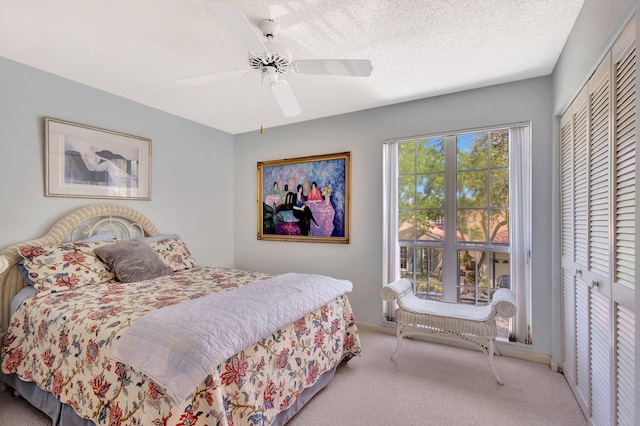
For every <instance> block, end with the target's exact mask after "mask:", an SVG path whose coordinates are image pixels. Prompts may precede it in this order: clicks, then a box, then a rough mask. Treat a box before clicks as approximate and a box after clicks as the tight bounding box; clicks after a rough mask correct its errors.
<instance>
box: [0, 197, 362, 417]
mask: <svg viewBox="0 0 640 426" xmlns="http://www.w3.org/2000/svg"><path fill="white" fill-rule="evenodd" d="M149 248H151V251H150V250H149ZM131 250H135V253H144V255H142V254H141V255H139V256H138V255H136V256H131V254H130V253H132V252H133V251H131ZM0 255H1V256H4V257H5V258H6V259H7V260H8V263H9V268H8V269H7V270H5V271H4V272H2V273H0V336H1V337H2V351H1V352H0V364H1V367H2V368H1V373H0V381H1V382H2V383H0V385H4V386H6V385H8V387H9V388H12V389H14V390H15V391H16V392H18V393H20V394H21V395H22V396H23V397H24V398H25V399H27V400H28V401H29V402H30V403H31V404H33V405H34V406H36V407H37V408H39V409H41V410H42V411H44V412H45V413H46V414H48V415H49V416H50V417H51V418H52V421H53V424H54V425H92V424H96V425H103V424H104V425H107V424H108V425H145V426H146V425H282V424H284V423H286V422H287V421H288V420H289V419H290V418H291V417H293V415H295V413H296V412H297V411H299V410H300V409H301V408H302V406H303V405H304V404H305V403H306V402H307V401H308V400H309V399H310V398H311V397H313V395H314V394H315V393H317V392H318V391H319V390H320V389H322V388H323V387H325V386H327V384H328V383H329V381H330V379H331V378H332V377H333V374H334V373H335V370H336V368H337V366H338V365H339V364H340V363H341V362H345V361H348V360H349V359H351V358H352V357H353V356H356V355H359V353H360V343H359V339H358V333H357V326H356V323H355V319H354V316H353V313H352V311H351V307H350V305H349V301H348V298H347V293H348V292H349V290H350V287H349V286H350V283H349V282H348V281H344V280H335V279H331V278H328V277H321V276H315V275H307V274H282V275H277V276H276V275H273V274H267V273H260V272H252V271H240V270H233V269H228V268H221V267H211V266H200V265H198V264H197V263H196V261H195V259H193V257H192V256H191V254H190V253H189V250H188V247H187V246H186V244H185V243H184V241H182V240H181V239H180V238H179V236H177V235H174V234H160V233H159V232H158V230H157V228H156V227H155V225H154V224H153V223H152V222H151V221H150V220H149V219H148V218H147V217H145V216H144V215H142V214H140V213H139V212H137V211H135V210H133V209H131V208H129V207H126V206H121V205H115V204H95V205H90V206H86V207H83V208H80V209H78V210H76V211H74V212H72V213H70V214H68V215H66V216H65V217H63V218H62V219H60V220H59V221H58V222H57V223H56V224H55V225H54V226H53V227H52V228H51V229H50V231H49V232H47V233H46V234H45V235H44V236H43V237H41V238H38V239H36V240H30V241H25V242H21V243H18V244H14V245H13V246H11V247H9V248H7V249H5V250H3V251H2V252H0ZM147 256H148V258H147ZM138 258H142V259H143V260H142V261H141V260H139V259H138ZM131 259H137V260H136V261H133V262H132V261H131ZM141 262H142V263H141ZM131 263H133V265H132V264H131ZM123 265H124V266H123ZM165 268H166V269H165ZM167 271H168V272H167ZM27 281H29V282H30V283H29V284H27ZM288 286H292V287H288ZM292 289H293V290H292ZM307 289H310V290H307ZM325 289H330V290H325ZM305 291H311V292H312V293H313V294H307V293H305ZM278 292H284V293H285V294H284V295H279V293H278ZM19 293H20V295H19V296H18V297H16V296H17V295H18V294H19ZM25 293H28V294H27V295H26V296H25V295H24V294H25ZM288 294H291V296H289V295H288ZM294 295H296V296H295V297H297V299H295V300H294V299H290V300H289V301H286V299H287V298H289V297H294ZM323 298H324V299H323ZM275 299H278V300H284V301H285V306H277V305H276V302H275ZM301 300H304V301H305V302H304V303H302V302H301ZM265 301H267V302H265ZM272 301H273V302H272ZM12 302H13V305H14V306H13V309H12V307H11V303H12ZM313 303H315V305H313ZM261 305H262V307H261ZM294 305H301V306H302V307H300V308H294V307H293V306H294ZM304 305H307V306H304ZM310 306H312V307H310ZM261 309H263V311H261ZM300 309H303V310H304V312H303V311H302V310H300ZM12 310H14V311H15V312H14V313H13V314H12V312H11V311H12ZM300 312H302V314H300ZM11 314H12V315H11ZM273 317H275V319H274V318H273ZM253 318H260V321H254V320H253ZM278 321H280V323H279V322H278ZM202 323H204V324H202ZM236 326H238V327H240V328H239V329H238V330H236V328H235V327H236ZM209 328H211V330H209ZM248 329H249V330H248ZM251 329H255V330H254V334H251V333H250V331H251ZM265 331H266V332H265ZM255 333H258V335H259V337H257V338H256V337H255ZM163 339H165V340H163ZM166 339H169V340H166ZM214 354H215V355H214ZM196 361H197V362H196ZM183 379H184V380H183Z"/></svg>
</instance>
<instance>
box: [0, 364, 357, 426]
mask: <svg viewBox="0 0 640 426" xmlns="http://www.w3.org/2000/svg"><path fill="white" fill-rule="evenodd" d="M342 362H346V360H345V359H343V360H342V361H341V362H339V363H338V364H337V365H336V366H335V367H333V369H332V370H329V371H326V372H324V373H323V374H321V375H320V377H319V378H318V381H317V382H316V383H315V384H314V385H313V386H311V387H309V388H306V389H305V390H303V391H302V392H301V393H300V396H299V397H298V399H297V400H296V402H295V403H293V404H292V405H291V406H290V407H289V408H287V409H286V410H285V411H282V412H281V413H279V414H278V415H277V416H276V418H275V420H274V422H273V423H272V424H271V426H282V425H284V424H285V423H287V422H288V421H289V420H291V418H292V417H293V416H295V415H296V413H297V412H298V411H300V410H301V409H302V407H304V405H305V404H306V403H307V402H309V400H310V399H311V398H313V396H314V395H315V394H316V393H318V392H320V391H321V390H322V389H323V388H324V387H325V386H327V385H328V384H329V382H330V381H331V379H332V378H333V376H334V374H335V372H336V369H337V368H338V366H339V365H340V364H341V363H342ZM0 382H4V383H5V384H7V386H9V388H11V389H14V390H15V391H16V392H18V393H19V394H20V396H22V397H23V398H24V399H25V400H27V401H28V402H29V403H30V404H31V405H33V406H34V407H36V408H37V409H39V410H40V411H42V412H43V413H45V414H46V415H47V416H49V417H50V418H51V421H52V426H95V423H93V422H92V421H91V420H88V419H84V418H82V417H80V416H78V414H76V412H75V411H74V409H73V408H72V407H71V406H70V405H67V404H63V403H61V402H60V401H59V400H58V398H56V397H55V396H53V394H52V393H49V392H46V391H43V390H42V389H40V388H39V387H38V386H37V385H36V384H35V383H33V382H25V381H23V380H20V379H19V378H18V377H17V376H16V375H15V374H4V373H3V372H2V370H0ZM11 389H10V390H11Z"/></svg>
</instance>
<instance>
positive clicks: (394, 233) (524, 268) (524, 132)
mask: <svg viewBox="0 0 640 426" xmlns="http://www.w3.org/2000/svg"><path fill="white" fill-rule="evenodd" d="M496 129H509V241H510V248H509V252H510V255H511V258H512V260H511V262H510V271H509V276H510V282H511V289H512V290H513V291H514V293H515V294H516V300H517V306H518V314H517V316H516V317H515V318H514V319H512V320H511V326H510V330H511V332H510V334H511V336H510V338H513V339H514V340H517V341H518V342H522V343H529V344H530V343H531V327H530V325H531V317H530V315H531V308H530V303H531V296H530V294H531V285H530V282H531V278H530V277H531V271H530V265H531V261H530V260H531V250H530V247H531V230H530V224H531V123H530V122H524V123H514V124H507V125H502V126H491V127H486V128H477V129H468V130H460V131H452V132H446V133H444V134H431V135H420V136H415V137H409V138H397V139H390V140H386V141H384V155H383V180H384V182H383V206H384V208H383V224H384V225H383V226H384V232H383V277H384V282H383V284H387V283H390V282H393V281H395V280H397V279H398V278H399V277H400V244H399V241H398V144H399V143H400V142H407V141H412V140H419V139H431V138H437V137H441V138H443V139H444V138H447V137H456V136H458V135H462V134H468V133H479V132H491V131H492V130H496ZM445 155H448V156H453V161H451V158H448V159H447V162H446V163H445V164H446V165H445V167H446V168H447V170H445V173H447V174H448V175H450V176H451V175H454V176H455V168H456V158H455V156H456V152H455V150H452V149H449V150H445ZM450 168H453V169H454V170H453V174H452V172H451V171H450V170H449V169H450ZM445 185H446V189H445V191H446V193H447V194H455V185H456V182H455V180H454V179H447V180H445ZM454 200H455V197H454ZM455 212H456V207H455V202H454V203H451V202H447V203H445V217H446V218H453V220H445V226H446V227H448V228H449V229H446V230H445V245H451V244H453V246H454V247H455V251H456V252H457V250H458V247H459V244H458V243H457V241H456V232H455V226H456V223H455V221H456V218H455ZM452 228H453V231H451V229H452ZM443 268H444V275H443V283H444V288H443V299H444V300H445V301H449V302H451V301H453V302H455V299H456V294H457V291H456V289H457V285H456V284H454V285H452V284H450V283H452V282H453V283H456V282H457V279H458V277H457V268H458V259H457V256H446V255H445V256H444V265H443ZM395 308H396V305H395V302H384V303H383V315H384V318H383V322H392V321H393V320H394V311H395Z"/></svg>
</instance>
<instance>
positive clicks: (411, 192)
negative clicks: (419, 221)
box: [398, 176, 416, 209]
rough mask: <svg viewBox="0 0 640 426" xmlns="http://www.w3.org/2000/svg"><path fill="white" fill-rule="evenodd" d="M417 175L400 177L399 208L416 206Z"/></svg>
mask: <svg viewBox="0 0 640 426" xmlns="http://www.w3.org/2000/svg"><path fill="white" fill-rule="evenodd" d="M415 182H416V180H415V176H401V177H399V178H398V208H401V209H411V208H415V199H416V183H415Z"/></svg>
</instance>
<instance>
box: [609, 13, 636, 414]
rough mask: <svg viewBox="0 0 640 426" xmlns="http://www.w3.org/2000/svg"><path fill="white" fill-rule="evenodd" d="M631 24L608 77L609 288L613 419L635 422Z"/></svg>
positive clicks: (633, 69)
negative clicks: (610, 82) (610, 149)
mask: <svg viewBox="0 0 640 426" xmlns="http://www.w3.org/2000/svg"><path fill="white" fill-rule="evenodd" d="M635 29H636V25H635V19H634V20H632V22H631V23H630V24H629V25H628V26H627V28H626V29H625V31H624V32H623V33H622V35H621V36H620V38H619V39H618V41H617V42H616V44H615V46H614V47H613V49H612V51H611V52H612V61H613V67H612V75H613V130H614V131H613V140H614V143H613V154H612V156H613V160H614V166H613V174H612V176H613V177H612V180H613V185H612V188H613V200H614V201H613V217H614V219H613V224H614V226H613V233H614V238H613V247H614V253H613V262H612V265H613V277H612V278H613V284H612V299H613V304H612V310H613V333H614V336H615V339H614V340H613V344H614V348H615V350H614V355H613V356H614V363H613V370H614V373H615V380H614V415H615V420H616V423H617V424H619V425H632V424H636V421H635V417H634V416H635V413H634V407H635V395H636V394H635V379H634V378H635V311H636V309H635V280H636V279H635V262H636V249H635V240H636V229H635V220H636V218H635V211H636V201H635V200H636V143H637V142H636V136H637V135H636V42H635V40H636V33H635Z"/></svg>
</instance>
